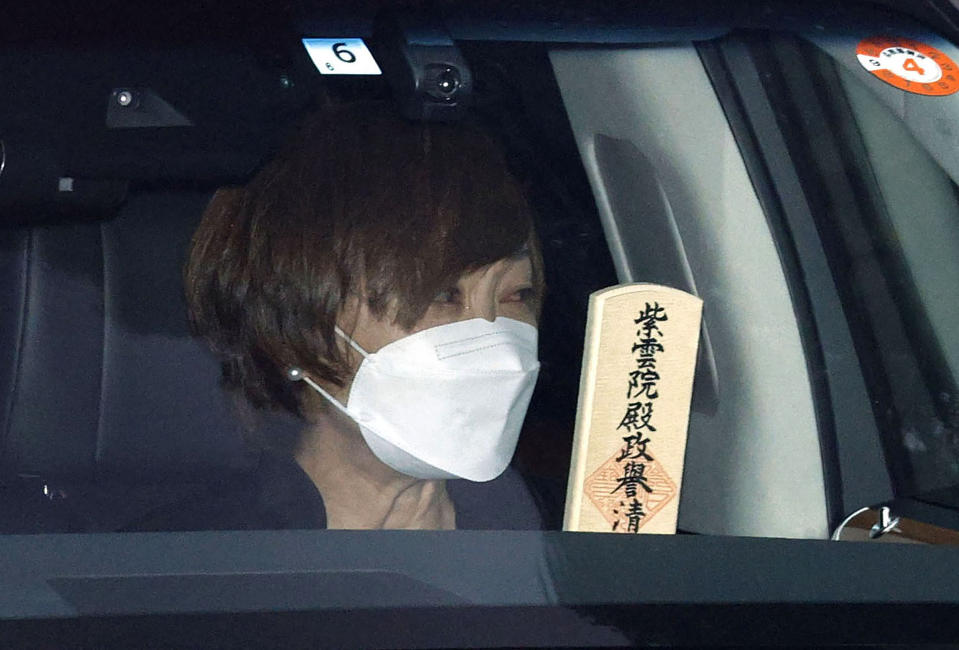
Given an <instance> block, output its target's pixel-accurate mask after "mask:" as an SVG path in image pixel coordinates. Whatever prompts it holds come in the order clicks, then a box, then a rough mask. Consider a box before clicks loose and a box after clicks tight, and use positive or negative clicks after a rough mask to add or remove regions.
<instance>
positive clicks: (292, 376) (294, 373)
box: [286, 325, 370, 418]
mask: <svg viewBox="0 0 959 650" xmlns="http://www.w3.org/2000/svg"><path fill="white" fill-rule="evenodd" d="M333 330H334V331H335V332H336V333H337V334H339V335H340V336H342V337H343V338H344V339H346V340H347V341H348V342H349V344H350V345H351V346H353V349H354V350H356V351H357V352H359V353H360V354H361V355H363V358H364V359H366V358H367V357H369V356H370V355H369V353H368V352H367V351H366V350H364V349H363V348H361V347H360V345H359V344H358V343H357V342H356V341H354V340H353V339H351V338H350V337H349V336H347V335H346V332H344V331H343V330H341V329H340V326H339V325H334V326H333ZM286 377H287V379H289V380H290V381H302V382H304V383H306V384H307V385H308V386H309V387H310V388H312V389H313V390H315V391H316V392H317V393H319V394H320V395H322V396H323V397H325V398H326V399H327V400H328V401H329V402H330V403H332V404H333V406H335V407H336V408H338V409H340V411H342V412H343V414H344V415H347V416H349V417H350V418H352V417H353V416H352V415H350V412H349V411H348V410H347V408H346V406H344V405H343V404H342V403H341V402H340V400H338V399H336V398H335V397H333V396H332V395H330V394H329V393H328V392H327V391H326V390H324V389H323V387H322V386H320V385H319V384H318V383H316V382H315V381H313V380H312V379H310V378H309V377H308V376H307V375H306V373H305V372H303V371H302V370H301V369H300V368H297V367H296V366H291V367H290V368H287V369H286Z"/></svg>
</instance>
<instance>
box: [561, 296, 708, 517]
mask: <svg viewBox="0 0 959 650" xmlns="http://www.w3.org/2000/svg"><path fill="white" fill-rule="evenodd" d="M701 315H702V301H701V300H700V299H699V298H697V297H695V296H692V295H690V294H687V293H684V292H682V291H678V290H676V289H671V288H669V287H662V286H658V285H650V284H632V285H622V286H618V287H612V288H610V289H605V290H603V291H598V292H596V293H594V294H593V295H592V296H590V312H589V321H588V324H587V341H586V348H585V354H584V361H583V373H582V376H581V380H580V401H579V408H578V410H577V416H576V432H575V435H574V442H573V462H572V464H571V467H570V482H569V489H568V491H567V503H566V520H565V522H564V529H565V530H579V531H595V532H613V533H640V532H643V533H646V532H651V533H673V532H675V530H676V518H677V515H678V497H679V485H680V483H681V480H682V472H683V462H684V456H685V450H686V427H687V423H688V420H689V403H690V397H691V393H692V380H693V372H694V368H695V362H696V351H697V347H698V343H699V330H700V321H701ZM654 517H656V520H655V521H653V518H654ZM651 522H652V523H651Z"/></svg>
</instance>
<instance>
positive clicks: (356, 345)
mask: <svg viewBox="0 0 959 650" xmlns="http://www.w3.org/2000/svg"><path fill="white" fill-rule="evenodd" d="M333 331H334V332H336V333H337V334H339V335H340V336H342V337H343V338H345V339H346V340H347V342H348V343H349V344H350V345H352V346H353V349H354V350H356V351H357V352H359V353H360V354H362V355H363V358H364V359H365V358H367V357H368V356H370V353H369V352H367V351H366V350H364V349H363V348H361V347H360V344H359V343H357V342H356V341H354V340H353V339H351V338H350V337H349V336H347V335H346V332H344V331H343V330H341V329H340V326H339V325H334V326H333Z"/></svg>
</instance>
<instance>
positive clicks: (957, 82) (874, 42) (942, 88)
mask: <svg viewBox="0 0 959 650" xmlns="http://www.w3.org/2000/svg"><path fill="white" fill-rule="evenodd" d="M856 57H857V58H858V59H859V63H860V64H861V65H862V67H864V68H865V69H866V70H868V71H869V72H871V73H873V74H874V75H876V76H877V77H879V78H880V79H882V80H883V81H885V82H886V83H887V84H890V85H892V86H895V87H896V88H899V89H901V90H905V91H906V92H910V93H916V94H917V95H951V94H952V93H954V92H956V91H959V66H957V65H956V62H955V61H953V60H952V59H950V58H949V57H948V56H946V55H945V54H944V53H943V52H941V51H940V50H937V49H936V48H934V47H932V46H929V45H926V44H925V43H922V42H920V41H914V40H912V39H909V38H899V37H896V36H872V37H870V38H867V39H865V40H864V41H861V42H860V43H859V46H858V47H857V48H856Z"/></svg>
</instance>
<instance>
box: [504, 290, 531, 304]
mask: <svg viewBox="0 0 959 650" xmlns="http://www.w3.org/2000/svg"><path fill="white" fill-rule="evenodd" d="M535 295H536V291H535V289H533V288H532V287H524V288H522V289H518V290H516V291H514V292H513V293H511V294H509V295H508V296H506V298H504V299H503V302H530V301H531V300H532V299H533V298H534V297H535Z"/></svg>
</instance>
